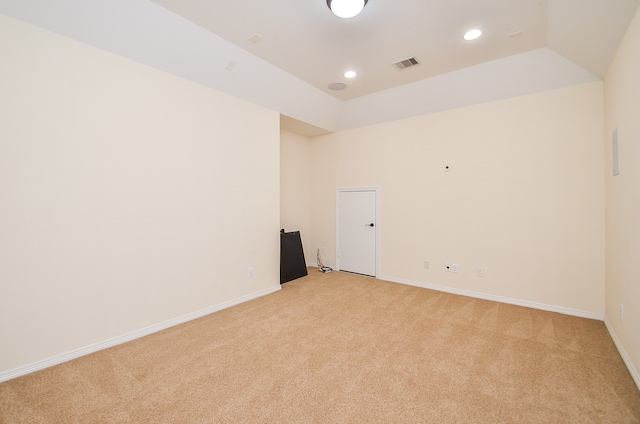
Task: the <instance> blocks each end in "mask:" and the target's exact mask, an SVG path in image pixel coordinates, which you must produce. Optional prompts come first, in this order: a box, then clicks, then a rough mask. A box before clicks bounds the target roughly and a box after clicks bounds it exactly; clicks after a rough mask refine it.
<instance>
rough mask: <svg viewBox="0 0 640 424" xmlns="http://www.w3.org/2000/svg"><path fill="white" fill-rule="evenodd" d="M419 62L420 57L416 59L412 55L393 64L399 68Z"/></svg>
mask: <svg viewBox="0 0 640 424" xmlns="http://www.w3.org/2000/svg"><path fill="white" fill-rule="evenodd" d="M419 64H420V62H418V59H416V58H415V57H410V58H409V59H405V60H401V61H400V62H396V63H394V64H393V66H395V67H396V68H398V69H406V68H410V67H412V66H416V65H419Z"/></svg>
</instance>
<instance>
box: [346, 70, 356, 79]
mask: <svg viewBox="0 0 640 424" xmlns="http://www.w3.org/2000/svg"><path fill="white" fill-rule="evenodd" d="M356 75H357V74H356V71H347V72H345V73H344V77H345V78H355V77H356Z"/></svg>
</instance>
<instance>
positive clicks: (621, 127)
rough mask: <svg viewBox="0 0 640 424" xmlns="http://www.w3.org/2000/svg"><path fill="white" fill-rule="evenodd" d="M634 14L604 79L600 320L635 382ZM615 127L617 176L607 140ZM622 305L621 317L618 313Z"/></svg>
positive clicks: (639, 161) (637, 94) (639, 47)
mask: <svg viewBox="0 0 640 424" xmlns="http://www.w3.org/2000/svg"><path fill="white" fill-rule="evenodd" d="M639 51H640V13H636V16H635V18H634V20H633V22H632V23H631V25H630V27H629V29H628V30H627V34H626V36H625V38H624V40H623V42H622V44H621V45H620V47H619V48H618V52H617V54H616V56H615V59H614V61H613V63H612V65H611V67H610V68H609V72H608V73H607V77H606V79H605V111H606V120H605V143H604V145H605V147H604V150H605V152H606V172H605V175H606V193H607V195H606V216H607V221H606V222H607V224H606V229H607V239H606V263H607V267H606V312H605V315H606V322H607V325H608V327H609V330H610V331H611V332H612V334H613V335H614V338H615V339H616V341H617V342H618V347H619V348H620V350H621V352H622V354H623V357H625V360H626V361H627V365H629V368H630V369H631V370H632V374H633V375H634V377H635V379H636V383H637V384H638V385H639V386H640V374H639V372H640V267H638V263H639V258H640V79H639V76H640V55H639V54H638V52H639ZM615 128H618V131H619V138H618V140H619V141H618V142H619V153H620V154H619V159H620V174H619V175H618V176H615V177H614V176H613V173H612V164H611V156H612V155H611V150H612V148H611V139H612V132H613V130H614V129H615ZM620 305H623V306H624V320H622V319H621V317H620Z"/></svg>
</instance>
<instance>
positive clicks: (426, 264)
mask: <svg viewBox="0 0 640 424" xmlns="http://www.w3.org/2000/svg"><path fill="white" fill-rule="evenodd" d="M424 269H429V261H424Z"/></svg>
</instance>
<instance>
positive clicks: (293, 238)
mask: <svg viewBox="0 0 640 424" xmlns="http://www.w3.org/2000/svg"><path fill="white" fill-rule="evenodd" d="M305 275H307V264H306V263H305V261H304V251H303V250H302V240H301V239H300V231H292V232H290V233H280V284H283V283H286V282H288V281H291V280H295V279H296V278H300V277H304V276H305Z"/></svg>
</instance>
